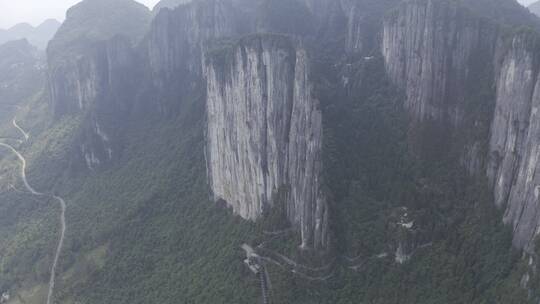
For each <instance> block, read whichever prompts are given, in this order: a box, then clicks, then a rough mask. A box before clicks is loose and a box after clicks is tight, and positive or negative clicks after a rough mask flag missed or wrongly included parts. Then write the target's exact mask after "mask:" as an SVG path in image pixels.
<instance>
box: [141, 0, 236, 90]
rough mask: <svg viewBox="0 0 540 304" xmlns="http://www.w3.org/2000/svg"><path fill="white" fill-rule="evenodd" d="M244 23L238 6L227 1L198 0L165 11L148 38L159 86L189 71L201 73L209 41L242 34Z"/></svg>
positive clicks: (151, 59)
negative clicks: (203, 56)
mask: <svg viewBox="0 0 540 304" xmlns="http://www.w3.org/2000/svg"><path fill="white" fill-rule="evenodd" d="M241 22H242V20H241V17H240V16H239V13H238V8H236V7H234V6H233V4H232V1H227V0H225V1H219V0H202V1H195V2H191V3H188V4H185V5H182V6H180V7H177V8H176V9H175V10H161V11H160V13H159V14H158V15H157V16H156V18H155V19H154V20H153V22H152V26H151V29H150V33H149V35H148V37H147V41H146V44H147V45H146V48H147V53H148V60H149V65H150V69H151V72H152V76H153V79H154V82H156V85H157V86H158V87H163V86H164V85H165V83H166V82H167V81H170V80H171V78H174V76H178V75H185V74H186V73H189V74H195V75H201V72H202V70H201V67H202V64H201V58H202V52H203V50H204V47H205V44H206V43H207V42H209V41H211V40H213V39H219V38H224V37H232V36H234V35H237V34H239V33H240V32H241V30H240V23H241ZM176 78H178V79H181V78H182V77H181V76H179V77H176Z"/></svg>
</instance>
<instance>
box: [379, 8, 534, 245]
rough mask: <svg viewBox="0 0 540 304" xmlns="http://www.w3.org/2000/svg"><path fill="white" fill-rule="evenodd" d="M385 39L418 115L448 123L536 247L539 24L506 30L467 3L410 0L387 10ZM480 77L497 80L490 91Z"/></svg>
mask: <svg viewBox="0 0 540 304" xmlns="http://www.w3.org/2000/svg"><path fill="white" fill-rule="evenodd" d="M525 19H526V18H524V20H525ZM510 25H511V23H510ZM531 25H532V26H534V23H531ZM381 49H382V53H383V56H384V58H385V65H386V70H387V72H388V74H389V76H390V77H391V79H392V80H393V82H394V83H395V84H397V85H398V86H399V87H401V88H403V90H404V91H405V93H406V109H407V111H408V112H409V114H410V117H411V119H412V125H413V126H414V125H421V126H422V125H423V126H424V127H426V126H427V128H430V129H431V131H432V130H433V128H441V129H442V130H444V131H443V133H438V135H437V136H441V134H443V135H444V136H445V143H446V144H445V145H447V146H451V147H453V149H454V152H455V153H457V154H458V155H459V157H460V158H461V159H462V160H463V161H462V163H463V164H464V165H465V166H466V167H468V169H469V172H470V173H472V174H473V175H478V176H482V175H484V176H487V178H488V180H489V183H490V186H491V188H492V190H493V195H494V200H495V205H496V206H498V207H499V208H503V209H505V215H504V222H505V223H507V224H509V225H511V226H512V227H513V230H514V245H515V246H516V247H518V248H524V247H525V248H527V249H530V248H531V247H530V245H533V241H534V238H535V236H536V234H537V233H538V231H537V227H538V225H539V224H540V216H539V211H540V209H539V208H538V206H537V202H538V191H539V190H538V186H537V185H538V181H537V180H536V177H535V176H536V175H535V172H536V170H537V160H538V157H539V155H538V151H537V145H538V139H537V138H538V130H537V129H538V125H539V124H540V122H539V120H538V117H537V109H536V108H537V103H538V92H537V90H538V86H539V84H538V83H537V80H538V72H539V57H538V54H537V50H538V38H537V36H536V34H533V33H532V31H531V32H525V31H524V32H519V33H513V32H512V31H508V30H505V29H504V24H499V25H496V24H494V23H492V22H491V21H486V20H485V19H484V18H482V16H481V15H479V14H476V13H473V10H471V9H468V8H467V7H465V6H462V5H461V4H456V3H451V2H447V1H437V0H410V1H405V2H403V3H402V4H401V5H400V6H399V8H398V9H397V10H395V11H394V12H393V13H392V14H391V15H390V16H389V17H387V18H386V19H385V21H384V30H383V39H382V45H381ZM479 51H481V52H480V53H476V52H479ZM478 54H482V56H478ZM482 58H483V59H482ZM490 66H491V67H494V68H489V67H490ZM479 80H480V81H482V82H483V83H484V84H485V83H487V84H488V87H490V86H491V89H485V91H486V93H485V95H486V96H487V98H486V97H484V98H480V97H479V96H478V95H475V94H474V93H472V92H473V90H470V89H469V88H470V85H471V83H479ZM489 84H491V85H489ZM476 90H477V91H482V90H484V89H482V88H481V87H477V88H476ZM490 91H491V92H490ZM490 96H491V97H490ZM479 108H480V109H482V111H475V110H474V109H479ZM486 126H489V127H486ZM447 129H450V130H451V131H450V132H448V131H446V130H447ZM471 134H473V136H472V137H471ZM424 140H425V138H424ZM428 140H430V139H428ZM431 143H433V141H431ZM441 157H442V156H440V155H439V158H441Z"/></svg>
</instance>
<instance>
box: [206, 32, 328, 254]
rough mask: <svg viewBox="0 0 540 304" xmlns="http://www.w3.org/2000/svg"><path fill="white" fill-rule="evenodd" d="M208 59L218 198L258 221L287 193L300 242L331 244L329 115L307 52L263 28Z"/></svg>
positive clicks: (211, 162)
mask: <svg viewBox="0 0 540 304" xmlns="http://www.w3.org/2000/svg"><path fill="white" fill-rule="evenodd" d="M206 61H207V62H206V65H205V74H206V77H207V115H208V120H207V121H208V130H207V132H208V133H207V145H208V146H207V160H208V175H209V180H210V185H211V188H212V190H213V193H214V196H215V199H216V200H218V199H223V200H225V201H226V202H227V203H228V204H229V205H230V206H231V207H232V208H233V210H234V212H235V213H237V214H239V215H240V216H242V217H243V218H246V219H250V220H256V219H258V218H260V217H261V216H262V215H263V212H264V211H265V210H268V209H269V208H271V207H272V206H273V205H276V204H277V202H276V200H278V199H283V198H282V196H281V195H280V193H286V195H285V197H286V198H285V208H286V212H287V216H288V218H289V220H290V221H291V222H292V223H293V224H294V225H295V226H297V227H299V229H300V231H301V234H302V245H301V246H302V247H303V248H323V247H325V246H326V245H327V243H328V240H327V235H328V232H327V230H328V207H327V203H326V197H325V195H324V194H323V192H322V190H321V184H322V183H321V169H322V163H321V151H322V116H321V112H320V110H319V109H318V101H317V99H315V98H314V96H313V94H312V84H311V82H310V80H309V61H308V59H307V56H306V52H305V51H304V50H303V48H302V47H301V46H298V45H296V43H294V42H292V41H291V40H289V39H288V38H286V37H283V36H273V35H261V36H250V37H248V38H244V39H242V40H241V41H240V42H239V44H238V45H236V46H235V47H233V48H225V49H223V50H219V51H215V52H214V53H212V54H210V55H209V56H208V58H207V60H206Z"/></svg>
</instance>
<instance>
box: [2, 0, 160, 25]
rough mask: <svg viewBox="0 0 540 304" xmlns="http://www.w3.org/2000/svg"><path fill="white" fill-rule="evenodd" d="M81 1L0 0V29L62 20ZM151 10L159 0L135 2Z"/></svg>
mask: <svg viewBox="0 0 540 304" xmlns="http://www.w3.org/2000/svg"><path fill="white" fill-rule="evenodd" d="M79 1H81V0H0V28H8V27H10V26H13V25H15V24H17V23H21V22H28V23H30V24H33V25H37V24H39V23H41V22H43V21H44V20H46V19H49V18H55V19H58V20H59V21H62V20H64V17H65V14H66V10H67V9H68V8H69V7H71V6H72V5H74V4H75V3H77V2H79ZM137 1H139V2H141V3H143V4H145V5H146V6H148V7H150V8H152V7H154V5H155V4H156V3H157V2H158V1H159V0H137Z"/></svg>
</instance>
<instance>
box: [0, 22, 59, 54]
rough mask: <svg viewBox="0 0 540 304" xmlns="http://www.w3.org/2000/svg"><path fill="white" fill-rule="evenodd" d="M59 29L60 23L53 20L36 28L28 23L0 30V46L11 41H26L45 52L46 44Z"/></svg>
mask: <svg viewBox="0 0 540 304" xmlns="http://www.w3.org/2000/svg"><path fill="white" fill-rule="evenodd" d="M59 27H60V22H58V21H57V20H54V19H49V20H46V21H44V22H43V23H41V24H40V25H38V26H37V27H33V26H31V25H30V24H28V23H20V24H17V25H15V26H13V27H11V28H9V29H7V30H1V29H0V44H3V43H5V42H8V41H12V40H18V39H27V40H28V41H29V42H30V43H31V44H33V45H35V46H37V47H38V48H39V49H42V50H45V48H46V47H47V43H48V42H49V40H51V39H52V37H53V36H54V34H55V33H56V31H57V30H58V28H59Z"/></svg>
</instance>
